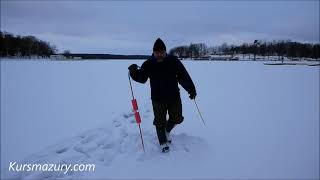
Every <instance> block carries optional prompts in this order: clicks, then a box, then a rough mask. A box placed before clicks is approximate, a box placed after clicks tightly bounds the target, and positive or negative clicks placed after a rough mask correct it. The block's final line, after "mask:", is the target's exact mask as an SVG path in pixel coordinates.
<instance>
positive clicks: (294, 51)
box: [169, 40, 320, 60]
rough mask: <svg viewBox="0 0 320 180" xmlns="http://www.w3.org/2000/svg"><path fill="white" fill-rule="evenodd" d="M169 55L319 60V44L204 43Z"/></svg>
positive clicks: (178, 47) (280, 41) (176, 49)
mask: <svg viewBox="0 0 320 180" xmlns="http://www.w3.org/2000/svg"><path fill="white" fill-rule="evenodd" d="M169 54H172V55H176V56H178V57H180V58H201V57H205V56H208V55H231V56H234V55H236V54H242V55H243V56H244V55H249V56H250V55H253V59H254V60H255V59H256V56H257V55H259V56H263V57H269V56H278V59H279V60H280V59H283V57H288V58H289V59H293V58H299V59H301V58H314V59H317V58H320V44H311V43H301V42H292V41H291V40H278V41H276V40H274V41H271V42H267V41H262V40H255V41H254V42H252V43H243V44H241V45H232V44H231V45H228V44H227V43H223V44H222V45H220V46H213V47H208V46H207V45H206V44H205V43H191V44H190V45H189V46H188V45H185V46H177V47H174V48H172V49H170V51H169Z"/></svg>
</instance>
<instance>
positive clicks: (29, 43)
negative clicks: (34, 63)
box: [0, 31, 57, 57]
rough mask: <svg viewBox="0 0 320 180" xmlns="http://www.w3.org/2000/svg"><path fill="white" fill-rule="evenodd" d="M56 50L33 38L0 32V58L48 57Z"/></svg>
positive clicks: (47, 43)
mask: <svg viewBox="0 0 320 180" xmlns="http://www.w3.org/2000/svg"><path fill="white" fill-rule="evenodd" d="M56 52H57V48H56V47H55V46H53V45H51V44H50V43H49V42H46V41H43V40H40V39H38V38H36V37H34V36H20V35H17V36H15V35H13V34H12V33H9V32H2V31H0V57H10V56H16V57H31V56H40V57H49V56H50V55H51V54H55V53H56Z"/></svg>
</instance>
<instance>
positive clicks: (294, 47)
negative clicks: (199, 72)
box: [0, 31, 320, 60]
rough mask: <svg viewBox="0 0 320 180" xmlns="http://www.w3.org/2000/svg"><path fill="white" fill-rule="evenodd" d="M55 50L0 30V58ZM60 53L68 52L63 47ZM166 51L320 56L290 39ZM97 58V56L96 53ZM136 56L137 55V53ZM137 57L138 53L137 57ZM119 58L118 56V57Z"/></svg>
mask: <svg viewBox="0 0 320 180" xmlns="http://www.w3.org/2000/svg"><path fill="white" fill-rule="evenodd" d="M56 53H57V48H56V47H55V46H54V45H51V44H50V43H49V42H46V41H43V40H40V39H38V38H36V37H34V36H20V35H13V34H12V33H9V32H2V31H0V57H10V56H11V57H31V56H40V57H49V56H50V55H52V54H56ZM63 54H64V55H67V56H68V55H69V56H70V55H71V53H70V51H68V50H66V51H64V53H63ZM169 54H172V55H176V56H178V57H179V58H202V57H205V56H208V55H214V54H218V55H231V56H234V55H236V54H242V55H243V56H244V55H249V57H250V55H253V59H254V60H255V59H256V56H257V55H259V56H263V57H266V56H267V57H269V56H278V59H279V60H280V59H283V57H288V58H289V59H290V58H291V59H293V58H300V59H301V58H314V59H318V58H320V44H319V43H317V44H311V43H301V42H292V41H291V40H277V41H276V40H274V41H271V42H267V41H262V40H255V41H254V42H252V43H243V44H241V45H233V44H230V45H228V44H227V43H223V44H222V45H219V46H211V47H208V46H207V45H206V44H205V43H191V44H190V45H185V46H177V47H174V48H172V49H170V51H169ZM99 57H100V56H99ZM137 57H138V56H137ZM139 57H140V56H139ZM119 58H120V57H119Z"/></svg>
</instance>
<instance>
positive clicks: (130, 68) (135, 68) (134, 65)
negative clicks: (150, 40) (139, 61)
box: [128, 64, 138, 72]
mask: <svg viewBox="0 0 320 180" xmlns="http://www.w3.org/2000/svg"><path fill="white" fill-rule="evenodd" d="M128 69H129V71H130V72H135V71H136V70H137V69H138V65H136V64H131V65H130V66H129V67H128Z"/></svg>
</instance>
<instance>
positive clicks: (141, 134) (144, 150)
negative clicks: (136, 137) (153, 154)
mask: <svg viewBox="0 0 320 180" xmlns="http://www.w3.org/2000/svg"><path fill="white" fill-rule="evenodd" d="M139 130H140V138H141V142H142V148H143V152H146V151H145V150H144V143H143V137H142V131H141V127H140V124H139Z"/></svg>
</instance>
